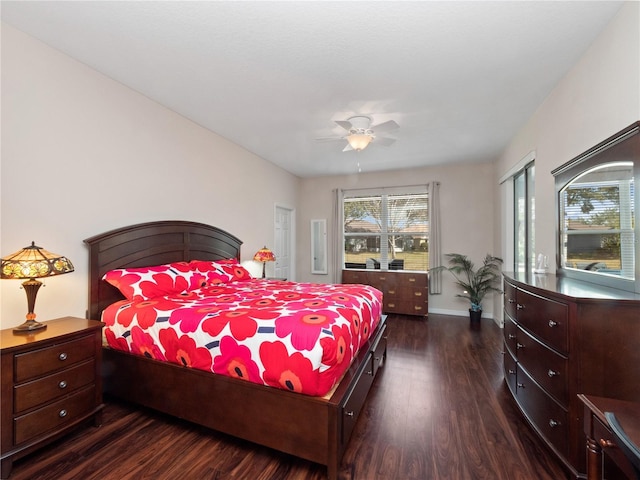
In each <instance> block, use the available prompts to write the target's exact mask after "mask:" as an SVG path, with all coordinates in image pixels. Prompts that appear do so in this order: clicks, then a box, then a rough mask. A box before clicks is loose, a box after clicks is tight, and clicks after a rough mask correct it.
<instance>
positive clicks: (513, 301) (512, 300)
mask: <svg viewBox="0 0 640 480" xmlns="http://www.w3.org/2000/svg"><path fill="white" fill-rule="evenodd" d="M507 301H508V302H509V303H516V301H515V300H514V299H513V298H510V299H509V300H507Z"/></svg>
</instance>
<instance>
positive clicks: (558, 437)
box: [516, 365, 569, 457]
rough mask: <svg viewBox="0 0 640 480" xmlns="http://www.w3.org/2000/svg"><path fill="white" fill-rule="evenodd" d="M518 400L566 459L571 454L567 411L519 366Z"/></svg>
mask: <svg viewBox="0 0 640 480" xmlns="http://www.w3.org/2000/svg"><path fill="white" fill-rule="evenodd" d="M517 379H518V382H517V391H516V400H517V402H518V403H519V404H520V406H521V408H522V410H523V412H525V415H526V416H527V417H528V418H529V420H530V421H531V422H532V423H533V424H534V425H535V426H536V428H537V429H538V431H539V432H540V433H541V434H542V435H543V436H544V437H545V438H546V439H547V440H548V441H549V442H550V443H552V444H553V446H554V447H555V448H556V449H557V450H558V451H559V452H560V453H561V454H562V455H564V456H565V457H566V456H567V454H568V452H569V436H568V435H569V433H568V432H569V422H568V415H567V411H566V410H565V409H564V408H562V407H561V406H560V405H559V404H558V403H557V402H556V401H555V400H554V399H553V398H551V397H550V396H549V395H547V394H546V393H545V392H544V390H542V388H540V387H539V386H538V385H536V383H535V382H534V381H533V380H532V379H531V377H530V376H529V375H527V372H525V371H524V370H523V369H522V368H520V366H519V365H518V371H517Z"/></svg>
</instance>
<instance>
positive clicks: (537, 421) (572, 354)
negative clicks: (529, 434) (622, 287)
mask: <svg viewBox="0 0 640 480" xmlns="http://www.w3.org/2000/svg"><path fill="white" fill-rule="evenodd" d="M504 313H505V315H504V316H505V324H504V345H505V348H504V376H505V381H506V384H507V385H508V387H509V390H510V391H511V394H512V395H513V397H514V399H515V401H516V403H517V405H518V407H519V408H520V410H521V411H522V413H523V414H524V416H525V417H526V419H527V421H528V422H529V423H530V424H531V426H532V427H533V429H534V430H535V431H536V432H537V433H538V435H539V436H540V437H541V438H542V440H543V441H544V442H545V443H547V445H548V446H549V447H550V448H551V450H552V451H553V452H554V453H555V454H556V455H557V457H558V458H559V460H560V461H561V462H562V463H563V464H564V465H565V467H566V468H567V470H568V471H569V472H570V473H571V474H572V475H573V476H574V477H577V476H578V475H584V474H585V472H586V441H587V440H586V436H585V434H584V428H583V421H584V419H583V417H584V409H583V406H582V404H581V402H580V401H579V399H578V396H577V395H578V394H587V395H597V396H603V397H611V398H617V399H620V400H629V401H636V402H637V401H640V295H634V294H632V293H626V292H624V291H619V290H615V289H607V288H604V287H599V286H597V285H594V284H590V283H586V282H580V281H577V280H571V279H567V278H562V277H558V276H556V275H552V274H545V275H530V276H525V275H517V274H505V276H504Z"/></svg>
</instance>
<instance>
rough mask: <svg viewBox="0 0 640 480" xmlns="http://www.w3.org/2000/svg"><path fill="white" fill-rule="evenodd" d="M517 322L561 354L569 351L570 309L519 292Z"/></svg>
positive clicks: (546, 299) (557, 303)
mask: <svg viewBox="0 0 640 480" xmlns="http://www.w3.org/2000/svg"><path fill="white" fill-rule="evenodd" d="M517 300H518V302H517V310H518V311H517V316H516V317H515V319H516V321H517V322H518V323H519V324H520V325H521V326H522V327H524V328H525V329H527V330H529V331H530V332H531V333H533V334H534V335H536V336H537V337H538V338H540V339H541V340H542V341H543V342H544V343H546V344H548V345H550V346H551V347H553V348H555V349H556V350H558V351H559V352H563V353H567V352H568V351H569V340H568V332H569V307H568V306H567V305H565V304H564V303H559V302H556V301H554V300H550V299H548V298H543V297H539V296H537V295H534V294H532V293H529V292H525V291H523V290H518V296H517Z"/></svg>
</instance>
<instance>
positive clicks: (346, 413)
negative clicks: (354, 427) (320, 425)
mask: <svg viewBox="0 0 640 480" xmlns="http://www.w3.org/2000/svg"><path fill="white" fill-rule="evenodd" d="M344 414H345V415H346V416H347V417H353V415H354V413H353V410H349V411H348V412H344Z"/></svg>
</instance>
